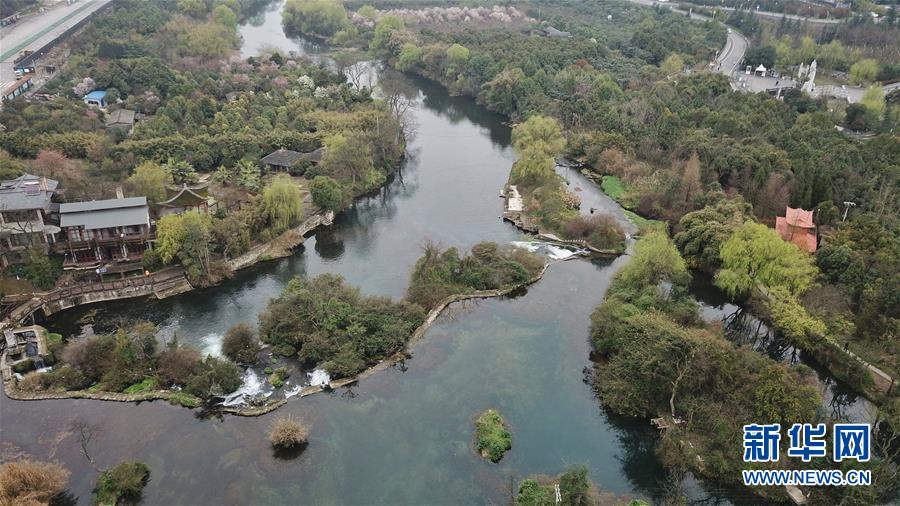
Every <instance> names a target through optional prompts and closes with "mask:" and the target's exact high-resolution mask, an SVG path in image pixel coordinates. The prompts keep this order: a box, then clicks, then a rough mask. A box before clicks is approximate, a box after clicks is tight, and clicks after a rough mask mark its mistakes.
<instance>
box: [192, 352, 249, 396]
mask: <svg viewBox="0 0 900 506" xmlns="http://www.w3.org/2000/svg"><path fill="white" fill-rule="evenodd" d="M198 366H199V367H198V371H197V373H196V374H194V375H193V376H191V378H190V379H189V380H188V382H187V385H186V387H185V389H184V390H185V392H187V393H189V394H191V395H194V396H197V397H200V398H201V399H209V398H211V397H222V396H224V395H227V394H229V393H231V392H234V391H235V390H237V389H238V388H239V387H240V386H241V369H240V368H239V367H238V366H237V365H236V364H234V363H233V362H230V361H228V360H222V359H220V358H216V357H213V356H207V357H206V359H205V360H203V362H201V363H199V364H198Z"/></svg>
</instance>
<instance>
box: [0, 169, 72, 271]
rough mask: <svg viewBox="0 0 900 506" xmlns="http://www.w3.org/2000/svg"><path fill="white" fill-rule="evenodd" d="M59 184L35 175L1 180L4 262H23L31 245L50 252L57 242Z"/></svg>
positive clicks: (0, 240) (0, 260)
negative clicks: (56, 199) (49, 249)
mask: <svg viewBox="0 0 900 506" xmlns="http://www.w3.org/2000/svg"><path fill="white" fill-rule="evenodd" d="M58 184H59V183H58V182H57V181H54V180H53V179H47V178H45V177H40V176H34V175H31V174H25V175H23V176H21V177H18V178H16V179H11V180H8V181H3V182H0V265H2V266H3V267H6V266H8V265H10V264H14V263H18V262H21V261H22V260H23V259H24V252H25V251H26V250H27V249H28V248H29V247H31V246H38V247H40V248H42V249H43V250H44V251H46V250H47V248H48V246H49V245H51V244H53V243H54V242H55V241H56V234H57V233H58V232H59V226H58V225H59V222H58V221H57V218H56V211H57V210H58V209H59V204H57V203H55V202H53V196H54V195H55V194H56V187H57V185H58Z"/></svg>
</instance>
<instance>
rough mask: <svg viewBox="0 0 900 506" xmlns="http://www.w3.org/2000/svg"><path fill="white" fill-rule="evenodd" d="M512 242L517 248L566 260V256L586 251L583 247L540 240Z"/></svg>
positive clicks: (550, 257) (554, 258) (553, 258)
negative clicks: (565, 245)
mask: <svg viewBox="0 0 900 506" xmlns="http://www.w3.org/2000/svg"><path fill="white" fill-rule="evenodd" d="M511 244H512V245H513V246H515V247H517V248H522V249H526V250H528V251H530V252H532V253H537V254H539V255H542V256H545V257H547V258H549V259H551V260H565V259H566V258H569V257H572V256H575V255H580V254H583V253H584V252H585V251H584V250H582V249H575V250H571V249H567V248H564V247H562V246H557V245H555V244H548V243H545V242H540V241H513V242H512V243H511Z"/></svg>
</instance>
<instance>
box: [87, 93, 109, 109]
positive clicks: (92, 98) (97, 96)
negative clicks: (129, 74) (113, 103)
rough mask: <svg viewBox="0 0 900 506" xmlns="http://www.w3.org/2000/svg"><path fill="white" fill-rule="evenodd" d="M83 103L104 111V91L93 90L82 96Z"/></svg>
mask: <svg viewBox="0 0 900 506" xmlns="http://www.w3.org/2000/svg"><path fill="white" fill-rule="evenodd" d="M84 103H85V104H87V105H90V106H94V107H99V108H101V109H106V90H94V91H92V92H90V93H88V94H87V95H85V96H84Z"/></svg>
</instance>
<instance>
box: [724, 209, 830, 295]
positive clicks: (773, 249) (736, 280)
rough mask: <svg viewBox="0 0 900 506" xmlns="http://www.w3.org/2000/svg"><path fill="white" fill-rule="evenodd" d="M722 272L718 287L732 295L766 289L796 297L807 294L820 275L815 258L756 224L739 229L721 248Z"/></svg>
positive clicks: (744, 225)
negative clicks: (813, 260) (813, 262)
mask: <svg viewBox="0 0 900 506" xmlns="http://www.w3.org/2000/svg"><path fill="white" fill-rule="evenodd" d="M720 256H721V258H722V269H721V270H720V271H719V273H718V274H717V275H716V285H718V286H719V288H722V289H723V290H725V291H726V292H728V293H729V294H730V295H732V296H735V295H745V294H749V293H751V292H753V291H756V290H760V289H762V290H763V291H768V292H772V291H773V290H777V291H783V292H786V293H788V294H790V296H792V297H796V296H798V295H800V294H802V293H803V292H805V291H806V290H807V289H808V288H809V287H810V286H811V285H812V284H813V281H814V280H815V278H816V275H817V274H818V269H816V267H815V266H814V265H813V264H812V258H811V257H810V256H809V255H807V254H806V253H804V252H803V251H800V248H798V247H797V246H796V245H794V244H793V243H789V242H786V241H784V240H782V239H781V237H780V236H779V235H778V233H777V232H775V231H774V230H772V229H771V228H769V227H767V226H765V225H762V224H759V223H754V222H750V221H748V222H746V223H744V224H743V225H741V226H740V227H738V228H737V229H736V230H735V231H734V233H732V234H731V237H729V238H728V240H727V241H725V243H723V244H722V246H721V249H720Z"/></svg>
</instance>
